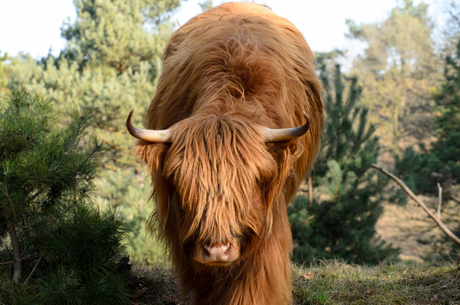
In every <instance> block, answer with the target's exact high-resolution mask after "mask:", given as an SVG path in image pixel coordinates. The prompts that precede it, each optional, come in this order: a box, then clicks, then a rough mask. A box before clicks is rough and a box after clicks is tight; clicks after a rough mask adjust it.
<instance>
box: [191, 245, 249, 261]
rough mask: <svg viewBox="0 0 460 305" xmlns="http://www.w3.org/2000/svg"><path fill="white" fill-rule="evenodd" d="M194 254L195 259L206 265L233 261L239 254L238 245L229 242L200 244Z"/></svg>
mask: <svg viewBox="0 0 460 305" xmlns="http://www.w3.org/2000/svg"><path fill="white" fill-rule="evenodd" d="M197 252H198V253H196V255H195V259H196V260H197V261H198V262H200V263H202V264H206V265H226V264H230V263H231V262H234V261H235V260H237V259H238V257H239V256H240V253H239V252H240V251H239V247H238V246H235V245H233V244H231V243H226V244H219V245H214V246H210V245H208V244H204V245H202V246H201V247H200V248H199V249H198V251H197Z"/></svg>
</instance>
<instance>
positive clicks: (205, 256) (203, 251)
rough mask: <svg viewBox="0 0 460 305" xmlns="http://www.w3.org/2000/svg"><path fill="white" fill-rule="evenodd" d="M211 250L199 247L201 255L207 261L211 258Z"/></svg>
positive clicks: (206, 247) (208, 247) (206, 246)
mask: <svg viewBox="0 0 460 305" xmlns="http://www.w3.org/2000/svg"><path fill="white" fill-rule="evenodd" d="M211 250H212V248H211V247H210V246H208V245H203V246H201V253H202V254H203V257H204V258H205V259H208V258H209V257H210V256H211Z"/></svg>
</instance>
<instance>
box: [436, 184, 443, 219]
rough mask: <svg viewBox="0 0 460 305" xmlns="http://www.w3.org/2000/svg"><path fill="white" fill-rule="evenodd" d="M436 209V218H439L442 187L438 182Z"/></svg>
mask: <svg viewBox="0 0 460 305" xmlns="http://www.w3.org/2000/svg"><path fill="white" fill-rule="evenodd" d="M438 197H439V198H438V209H437V210H436V218H438V219H439V216H440V214H441V203H442V187H441V185H440V184H439V183H438Z"/></svg>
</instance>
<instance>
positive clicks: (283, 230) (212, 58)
mask: <svg viewBox="0 0 460 305" xmlns="http://www.w3.org/2000/svg"><path fill="white" fill-rule="evenodd" d="M163 60H164V63H163V72H162V74H161V77H160V80H159V83H158V87H157V92H156V95H155V97H154V99H153V101H152V102H151V104H150V107H149V109H148V111H147V114H146V125H147V128H149V129H166V128H171V129H172V130H173V139H172V144H154V143H147V142H143V141H140V142H139V143H138V146H137V149H136V153H137V154H138V155H139V156H140V157H141V159H142V160H143V161H144V162H146V163H147V165H148V167H149V169H150V171H151V175H152V180H153V186H154V190H155V191H154V194H153V198H154V199H155V202H156V205H157V210H156V212H155V213H154V214H153V215H152V218H151V221H150V223H149V224H150V227H151V229H152V230H156V231H157V232H158V233H159V234H160V236H161V237H162V239H163V240H164V242H165V244H166V246H167V249H168V250H169V252H170V255H171V259H172V262H173V265H174V267H175V270H176V272H177V274H178V277H179V279H180V283H181V286H182V289H183V290H184V292H187V291H190V290H192V291H193V292H194V295H195V304H200V305H204V304H212V305H218V304H229V305H236V304H242V305H249V304H264V305H268V304H289V303H291V302H292V298H291V275H290V268H289V261H290V260H289V255H290V252H291V249H292V238H291V231H290V228H289V221H288V217H287V212H286V205H287V204H288V202H289V200H290V199H291V197H292V196H293V195H294V193H295V192H296V190H297V188H298V186H299V183H300V181H301V180H302V178H303V177H304V176H305V175H306V174H307V173H308V171H309V170H310V168H311V166H312V164H313V162H314V159H315V157H316V153H317V150H318V146H319V142H320V135H321V130H322V126H323V105H322V102H321V96H320V92H321V84H320V81H319V79H318V77H317V76H316V74H315V69H314V61H315V60H314V56H313V53H312V52H311V50H310V48H309V47H308V45H307V43H306V42H305V40H304V38H303V36H302V34H301V33H300V32H299V31H298V30H297V29H296V28H295V27H294V26H293V25H292V24H291V23H290V22H288V21H287V20H286V19H284V18H281V17H279V16H277V15H276V14H274V13H273V12H272V11H271V10H269V9H268V8H266V7H264V6H262V5H258V4H254V3H226V4H223V5H221V6H219V7H216V8H214V9H211V10H209V11H207V12H206V13H203V14H201V15H198V16H196V17H195V18H193V19H191V20H190V21H189V22H188V23H186V24H185V25H184V26H182V27H181V28H179V29H178V30H177V31H176V33H175V34H174V35H173V37H172V38H171V41H170V42H169V44H168V46H167V48H166V51H165V54H164V58H163ZM303 111H305V112H306V113H308V115H309V116H310V118H311V127H310V130H309V131H308V132H307V134H306V135H304V136H302V137H300V138H298V139H295V140H293V141H290V142H278V143H273V144H271V143H265V141H264V139H263V136H262V135H261V133H260V129H259V127H262V126H263V127H269V128H288V127H297V126H300V125H303V124H304V122H305V118H304V116H303V114H302V112H303ZM229 241H230V242H231V243H238V245H239V246H240V251H241V252H240V253H241V256H240V257H239V259H237V260H236V261H235V262H233V263H231V264H230V265H226V266H208V265H203V264H200V263H198V262H197V261H195V260H194V258H193V253H194V250H195V249H196V247H200V246H201V245H203V244H204V243H208V244H210V245H218V244H222V243H226V242H229Z"/></svg>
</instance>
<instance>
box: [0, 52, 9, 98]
mask: <svg viewBox="0 0 460 305" xmlns="http://www.w3.org/2000/svg"><path fill="white" fill-rule="evenodd" d="M7 59H8V53H5V54H3V55H2V52H1V51H0V99H1V98H2V97H6V96H7V94H8V93H7V89H6V84H7V76H8V66H6V65H4V64H3V62H4V61H6V60H7ZM2 104H4V101H0V105H2Z"/></svg>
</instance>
